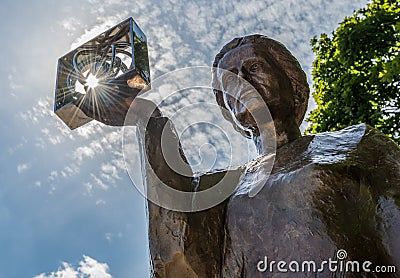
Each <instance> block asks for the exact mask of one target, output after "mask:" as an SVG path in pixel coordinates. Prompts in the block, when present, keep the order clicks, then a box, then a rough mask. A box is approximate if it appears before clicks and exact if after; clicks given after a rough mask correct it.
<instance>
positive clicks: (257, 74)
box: [217, 44, 294, 130]
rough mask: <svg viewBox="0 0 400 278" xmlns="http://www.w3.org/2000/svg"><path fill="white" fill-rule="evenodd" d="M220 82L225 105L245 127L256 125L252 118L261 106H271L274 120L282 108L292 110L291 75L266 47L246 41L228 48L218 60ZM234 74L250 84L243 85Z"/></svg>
mask: <svg viewBox="0 0 400 278" xmlns="http://www.w3.org/2000/svg"><path fill="white" fill-rule="evenodd" d="M218 68H220V69H224V70H227V71H229V72H224V71H218V77H217V78H218V81H219V83H220V84H221V86H222V89H223V90H224V91H228V92H230V94H232V95H229V94H224V102H225V106H226V107H227V109H228V110H230V113H231V114H232V116H234V118H236V119H237V121H238V122H239V123H240V124H241V125H242V127H245V128H250V129H253V130H254V128H255V127H256V126H257V125H256V124H255V121H254V119H253V117H252V114H253V115H254V114H255V113H257V110H259V109H261V107H265V104H266V105H267V106H268V108H269V110H270V112H271V115H272V117H273V118H274V119H276V118H278V117H281V116H282V115H283V114H282V111H288V112H289V113H293V111H294V101H293V88H292V85H291V83H290V80H289V78H288V77H287V76H286V74H285V73H284V71H283V70H282V69H281V67H280V66H279V65H277V64H276V62H275V60H274V59H273V58H271V57H270V55H269V53H268V51H267V50H266V49H265V46H263V45H259V44H245V45H242V46H239V47H237V48H234V49H232V50H230V51H228V52H227V53H226V54H225V55H224V56H223V57H222V59H221V60H220V61H219V63H218ZM230 73H232V74H235V75H237V76H239V77H241V78H243V79H244V80H246V81H247V82H248V83H249V84H251V85H252V86H253V87H254V88H255V89H256V91H255V90H254V89H249V87H250V86H248V85H247V86H246V85H243V84H241V83H245V82H240V81H238V80H240V79H238V78H232V76H231V75H232V74H230Z"/></svg>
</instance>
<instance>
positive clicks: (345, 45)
mask: <svg viewBox="0 0 400 278" xmlns="http://www.w3.org/2000/svg"><path fill="white" fill-rule="evenodd" d="M311 44H312V46H313V51H314V53H315V54H316V59H315V61H314V63H313V80H314V93H313V96H314V98H315V100H316V102H317V104H318V108H317V109H315V110H313V111H312V112H311V114H310V116H309V118H308V119H307V120H308V121H309V122H311V126H310V127H309V128H308V129H307V132H308V133H316V132H321V131H333V130H338V129H341V128H344V127H346V126H349V125H353V124H357V123H367V124H369V125H371V126H374V127H375V128H377V129H379V130H380V131H382V132H383V133H385V134H387V135H388V136H389V137H391V138H392V139H393V140H395V141H396V142H397V143H400V133H399V126H400V96H399V93H400V77H399V76H400V55H399V52H400V0H373V1H372V2H371V3H370V4H369V5H368V6H367V7H366V8H363V9H360V10H358V11H356V12H355V13H354V15H353V16H351V17H346V18H345V19H344V21H343V22H342V23H341V24H340V25H339V27H338V28H337V29H336V30H335V31H334V32H333V33H332V36H328V35H326V34H322V35H321V36H320V37H319V38H317V37H314V38H313V39H312V40H311Z"/></svg>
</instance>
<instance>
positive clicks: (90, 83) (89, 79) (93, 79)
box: [86, 73, 99, 89]
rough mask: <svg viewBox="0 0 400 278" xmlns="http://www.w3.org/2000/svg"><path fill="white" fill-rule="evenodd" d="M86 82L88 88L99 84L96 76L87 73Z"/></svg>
mask: <svg viewBox="0 0 400 278" xmlns="http://www.w3.org/2000/svg"><path fill="white" fill-rule="evenodd" d="M86 84H87V85H88V86H89V88H92V89H93V88H96V87H97V86H98V85H99V80H98V79H97V77H96V76H94V75H93V74H91V73H89V75H88V77H87V78H86Z"/></svg>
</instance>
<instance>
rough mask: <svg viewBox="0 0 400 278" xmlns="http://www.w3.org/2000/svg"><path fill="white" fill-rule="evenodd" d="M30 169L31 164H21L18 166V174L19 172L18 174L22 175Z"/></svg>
mask: <svg viewBox="0 0 400 278" xmlns="http://www.w3.org/2000/svg"><path fill="white" fill-rule="evenodd" d="M29 168H31V165H30V164H27V163H23V164H19V165H18V166H17V172H18V174H21V173H23V172H25V171H27V170H28V169H29Z"/></svg>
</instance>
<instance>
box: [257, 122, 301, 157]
mask: <svg viewBox="0 0 400 278" xmlns="http://www.w3.org/2000/svg"><path fill="white" fill-rule="evenodd" d="M273 124H274V128H275V134H273V131H272V130H273V129H272V128H271V127H268V124H266V127H264V128H262V130H263V132H260V134H259V135H258V136H254V137H253V141H254V143H255V145H256V149H257V152H258V154H259V155H262V154H267V153H271V152H273V151H274V147H276V149H278V148H280V147H282V146H283V145H285V144H287V143H289V142H292V141H294V140H296V139H297V138H299V137H301V133H300V129H299V127H298V126H297V124H296V120H295V118H294V117H290V118H286V119H275V120H274V121H273ZM274 137H275V143H276V145H275V146H274V144H273V143H272V142H271V138H274Z"/></svg>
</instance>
